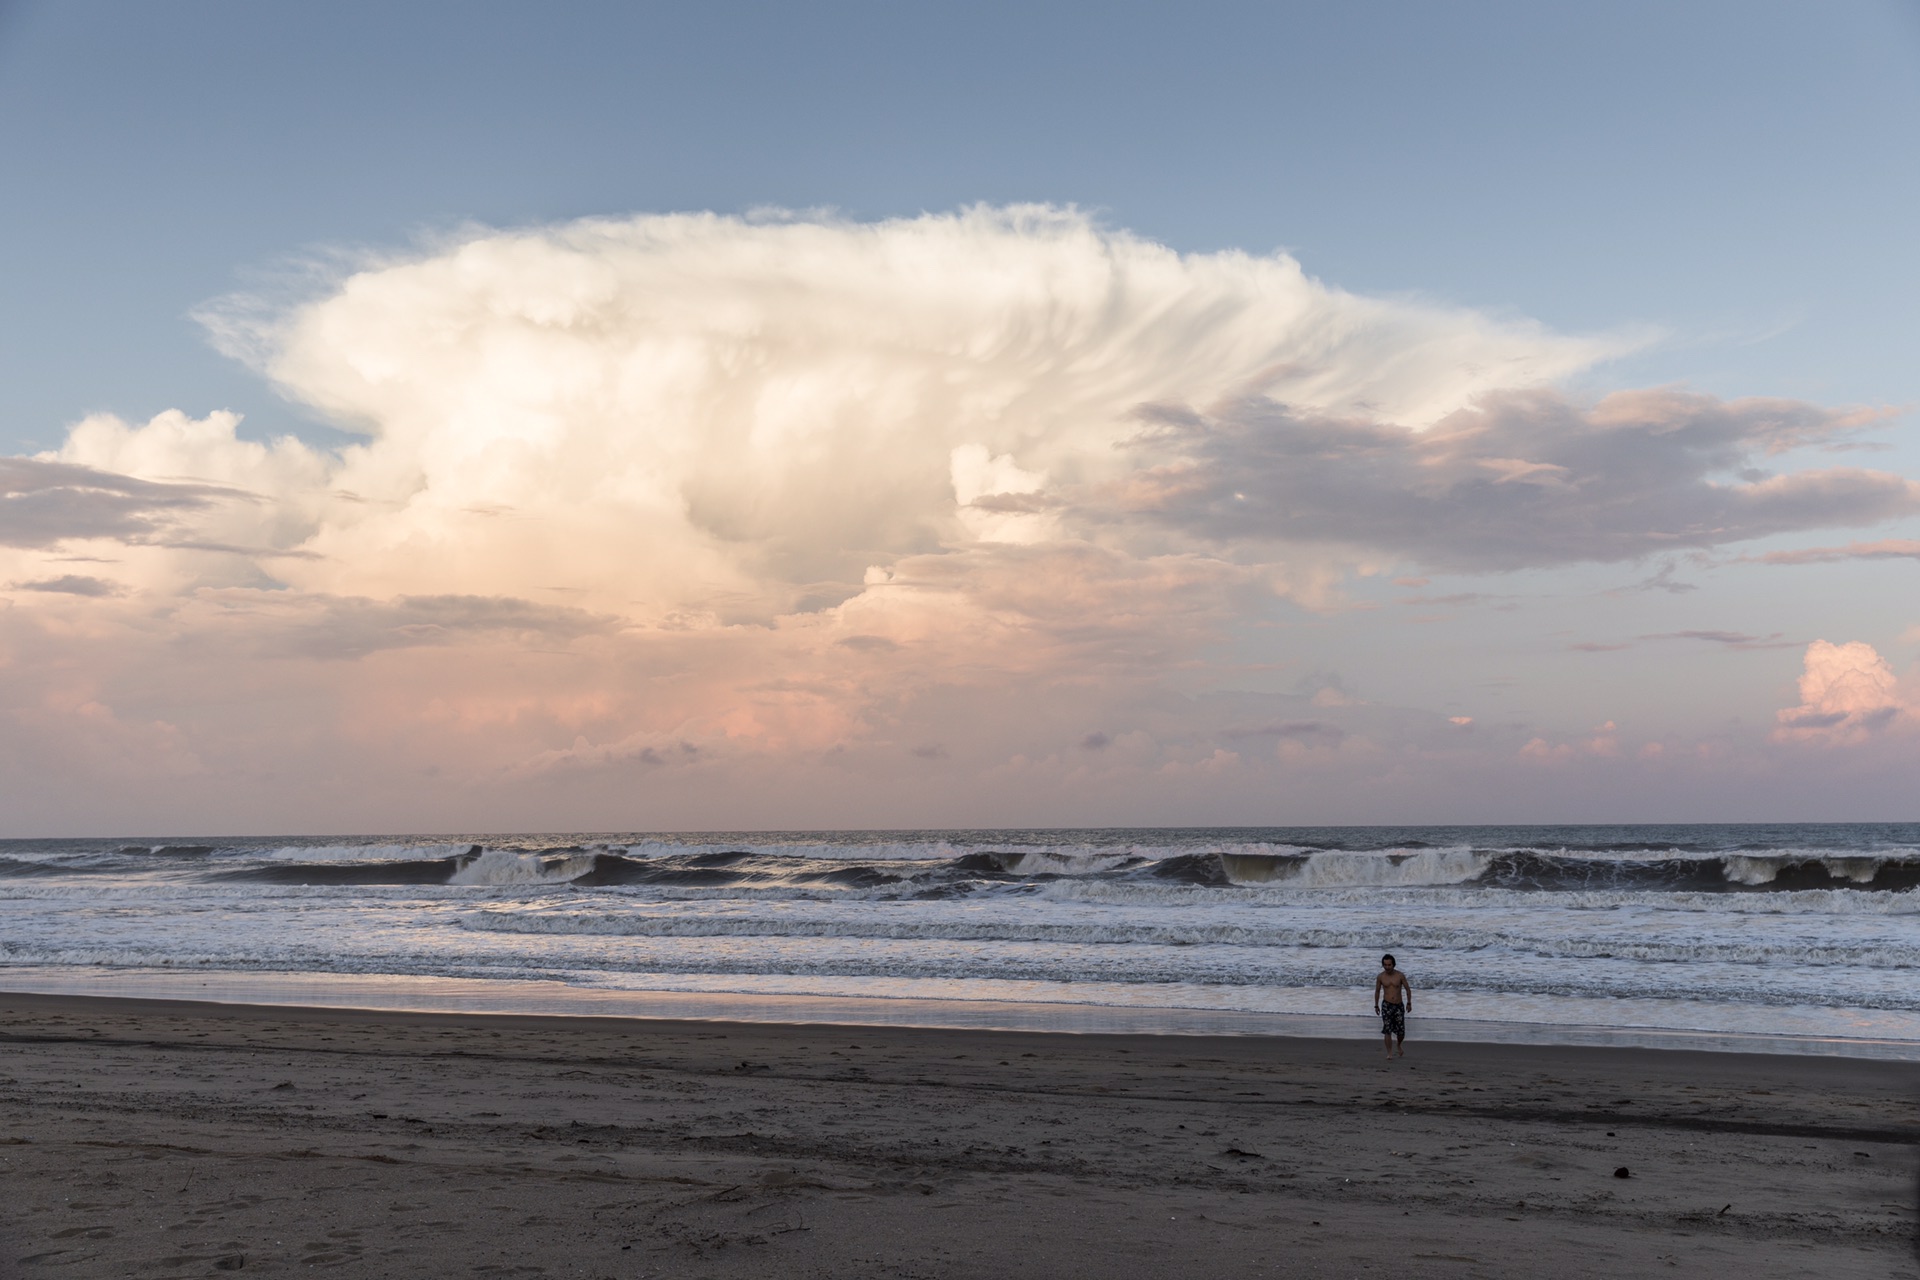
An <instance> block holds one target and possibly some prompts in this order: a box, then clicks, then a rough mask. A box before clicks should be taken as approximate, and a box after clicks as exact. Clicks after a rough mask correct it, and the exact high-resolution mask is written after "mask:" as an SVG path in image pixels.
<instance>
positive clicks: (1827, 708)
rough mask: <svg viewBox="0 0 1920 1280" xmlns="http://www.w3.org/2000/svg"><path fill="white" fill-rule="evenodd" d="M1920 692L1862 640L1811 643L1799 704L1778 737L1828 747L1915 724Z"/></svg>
mask: <svg viewBox="0 0 1920 1280" xmlns="http://www.w3.org/2000/svg"><path fill="white" fill-rule="evenodd" d="M1916 716H1920V697H1916V691H1915V689H1914V688H1913V684H1912V682H1911V681H1902V680H1901V679H1900V678H1899V677H1898V676H1896V675H1895V674H1894V671H1893V668H1892V667H1890V666H1888V665H1887V661H1886V659H1885V658H1882V657H1881V656H1880V654H1879V652H1878V651H1877V650H1875V649H1874V647H1873V646H1872V645H1870V644H1866V643H1864V642H1862V641H1858V640H1856V641H1853V642H1852V643H1849V644H1830V643H1829V642H1827V641H1825V640H1816V641H1814V642H1813V643H1812V644H1810V645H1808V646H1807V653H1806V671H1805V674H1803V675H1802V676H1801V677H1800V705H1799V706H1796V707H1788V708H1786V709H1785V710H1783V711H1781V712H1780V713H1779V715H1778V717H1777V719H1778V721H1779V727H1778V728H1777V729H1775V730H1774V738H1775V739H1776V740H1778V741H1781V742H1809V743H1817V744H1821V745H1827V746H1835V745H1845V744H1851V743H1859V742H1864V741H1866V740H1868V739H1870V738H1873V737H1875V736H1877V735H1880V734H1883V733H1888V732H1891V731H1894V730H1897V729H1903V728H1910V727H1912V725H1913V723H1914V721H1915V718H1916Z"/></svg>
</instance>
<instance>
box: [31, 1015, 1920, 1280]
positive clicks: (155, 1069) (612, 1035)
mask: <svg viewBox="0 0 1920 1280" xmlns="http://www.w3.org/2000/svg"><path fill="white" fill-rule="evenodd" d="M1417 1030H1418V1027H1417V1024H1416V1025H1415V1031H1416V1034H1417ZM1620 1167H1625V1168H1627V1169H1628V1170H1630V1172H1631V1176H1630V1177H1627V1178H1617V1177H1615V1176H1614V1171H1615V1169H1617V1168H1620ZM1917 1177H1920V1068H1917V1067H1915V1066H1914V1065H1912V1064H1902V1063H1891V1062H1871V1061H1858V1060H1847V1059H1830V1058H1811V1057H1775V1056H1762V1055H1747V1054H1708V1053H1696V1052H1685V1051H1662V1050H1649V1049H1620V1048H1589V1047H1552V1046H1526V1045H1481V1044H1458V1043H1452V1044H1422V1043H1420V1042H1419V1041H1418V1040H1417V1039H1416V1040H1414V1041H1412V1042H1410V1045H1409V1050H1408V1057H1407V1058H1406V1059H1405V1060H1403V1061H1400V1062H1395V1063H1393V1064H1391V1065H1387V1064H1385V1063H1383V1062H1382V1061H1381V1059H1380V1050H1379V1042H1378V1041H1377V1040H1365V1039H1362V1040H1354V1041H1332V1040H1311V1039H1256V1038H1250V1037H1221V1038H1208V1037H1194V1036H1112V1035H1057V1034H1039V1033H1018V1032H987V1031H965V1030H950V1029H918V1028H900V1027H857V1028H856V1027H831V1026H820V1025H810V1026H789V1025H763V1024H745V1023H712V1022H670V1021H638V1020H621V1019H598V1018H594V1019H587V1018H540V1017H515V1016H481V1015H457V1014H456V1015H436V1014H420V1013H393V1012H375V1011H339V1010H322V1009H290V1008H264V1007H249V1006H225V1005H206V1004H192V1003H187V1002H175V1001H158V1000H112V999H100V998H90V997H74V996H38V995H5V994H0V1275H10V1276H15V1277H39V1276H49V1277H51V1276H71V1277H96V1276H98V1277H133V1276H155V1277H171V1276H210V1275H225V1274H234V1273H237V1274H241V1275H269V1276H272V1275H295V1274H299V1275H315V1274H335V1275H341V1276H392V1277H410V1278H411V1277H422V1276H432V1277H438V1276H496V1277H506V1276H556V1277H557V1276H584V1277H618V1278H619V1280H627V1278H628V1277H639V1276H662V1277H746V1276H756V1277H757V1276H780V1277H789V1276H791V1277H816V1276H817V1277H866V1276H874V1277H879V1276H899V1277H944V1276H981V1277H989V1276H1020V1277H1025V1276H1033V1277H1056V1276H1057V1277H1098V1278H1099V1280H1129V1278H1131V1277H1159V1276H1173V1275H1180V1276H1187V1277H1213V1276H1220V1277H1226V1276H1233V1277H1246V1276H1262V1275H1270V1276H1314V1277H1320V1276H1367V1275H1378V1276H1382V1277H1385V1276H1388V1275H1404V1276H1411V1277H1424V1276H1445V1277H1453V1276H1461V1277H1467V1276H1486V1277H1496V1276H1498V1277H1506V1276H1514V1277H1519V1276H1527V1277H1537V1276H1541V1275H1551V1276H1554V1277H1556V1280H1558V1278H1560V1277H1577V1276H1596V1277H1598V1276H1606V1277H1618V1276H1638V1275H1648V1274H1664V1273H1666V1272H1668V1271H1673V1272H1675V1273H1692V1274H1707V1275H1735V1274H1739V1275H1745V1276H1755V1277H1772V1276H1820V1277H1849V1276H1859V1277H1875V1278H1876V1280H1878V1278H1881V1277H1888V1276H1904V1277H1917V1278H1920V1265H1916V1252H1915V1248H1916V1241H1915V1223H1916V1209H1920V1199H1917V1196H1920V1182H1917V1181H1916V1178H1917ZM8 1268H10V1270H9V1269H8Z"/></svg>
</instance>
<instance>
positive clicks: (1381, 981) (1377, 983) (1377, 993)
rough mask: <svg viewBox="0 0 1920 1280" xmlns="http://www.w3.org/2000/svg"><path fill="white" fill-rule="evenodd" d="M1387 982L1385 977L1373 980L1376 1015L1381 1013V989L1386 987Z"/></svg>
mask: <svg viewBox="0 0 1920 1280" xmlns="http://www.w3.org/2000/svg"><path fill="white" fill-rule="evenodd" d="M1386 981H1387V979H1386V977H1385V975H1382V976H1380V977H1378V978H1375V979H1374V980H1373V1011H1374V1012H1375V1013H1378V1012H1380V988H1381V987H1382V986H1383V985H1385V983H1386Z"/></svg>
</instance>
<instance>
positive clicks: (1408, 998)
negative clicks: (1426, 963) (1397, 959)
mask: <svg viewBox="0 0 1920 1280" xmlns="http://www.w3.org/2000/svg"><path fill="white" fill-rule="evenodd" d="M1400 998H1401V999H1402V1000H1403V1001H1405V1002H1406V1006H1407V1012H1408V1013H1412V1012H1413V980H1412V979H1410V978H1408V977H1407V975H1406V974H1404V973H1403V974H1401V975H1400Z"/></svg>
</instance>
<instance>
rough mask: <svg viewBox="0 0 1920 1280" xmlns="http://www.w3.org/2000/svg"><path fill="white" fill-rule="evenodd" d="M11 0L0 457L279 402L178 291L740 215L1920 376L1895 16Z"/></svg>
mask: <svg viewBox="0 0 1920 1280" xmlns="http://www.w3.org/2000/svg"><path fill="white" fill-rule="evenodd" d="M4 12H5V13H6V16H5V17H4V18H0V172H5V173H7V174H8V175H10V177H9V180H8V186H9V188H10V195H9V198H8V199H7V200H6V201H5V202H4V204H0V233H3V234H0V246H4V247H0V254H4V257H0V275H4V278H5V279H6V280H7V282H8V283H7V298H6V304H5V306H4V310H3V311H0V326H4V327H0V353H3V354H0V360H4V362H5V363H4V366H0V387H3V388H4V390H0V396H3V397H4V400H0V405H3V407H4V412H5V415H6V430H7V432H8V435H9V436H10V438H11V439H12V440H13V441H14V442H17V443H16V447H36V446H37V447H44V446H45V445H47V444H49V443H51V442H53V441H54V440H55V439H57V437H58V435H59V432H60V431H61V429H62V428H63V427H64V426H65V425H66V424H67V423H69V422H71V421H72V420H74V419H75V418H77V417H78V416H80V415H81V414H83V413H85V412H89V411H93V410H98V409H111V410H114V411H116V412H119V413H122V414H127V415H136V416H145V415H147V414H150V413H152V412H157V411H158V410H160V409H163V408H169V407H180V408H183V409H188V410H191V411H193V412H204V411H206V410H207V409H211V408H222V407H232V408H237V409H244V410H245V411H246V412H247V414H248V416H249V420H250V421H251V422H252V423H253V424H254V426H255V427H256V429H270V428H271V429H282V428H284V427H285V426H287V425H291V424H292V423H293V422H295V421H297V419H296V418H294V417H293V416H292V415H290V413H289V411H288V410H287V409H286V408H284V407H282V406H281V405H279V404H278V403H277V402H276V400H275V398H274V397H273V396H272V394H271V393H270V392H269V391H268V390H267V389H266V388H265V387H263V386H262V385H261V384H260V382H259V380H258V379H256V378H253V377H252V376H250V375H249V374H247V373H246V372H245V371H244V370H240V369H238V368H236V367H235V366H233V365H232V364H231V363H230V362H227V361H225V360H223V359H222V358H220V357H219V356H217V355H215V354H213V353H212V352H211V351H210V350H209V348H208V347H207V344H206V343H205V341H204V339H203V337H202V335H201V333H200V331H199V329H198V327H197V326H196V325H194V324H193V323H192V322H191V321H190V320H189V319H188V318H187V317H188V316H189V314H190V313H191V312H192V311H193V310H194V309H195V308H196V307H197V306H199V305H200V304H202V303H204V302H205V301H207V300H208V299H209V298H212V297H215V296H218V295H221V294H225V293H227V292H230V291H231V290H233V289H235V288H236V287H241V286H245V285H250V284H253V283H256V282H257V281H258V279H259V278H260V274H261V273H273V272H275V271H276V270H278V269H280V268H281V267H282V266H283V265H284V263H285V262H286V260H287V259H288V258H289V257H291V256H296V255H299V254H301V253H303V252H308V251H312V250H315V249H321V248H331V247H336V246H342V245H345V246H379V247H391V246H396V245H404V244H406V243H408V241H409V240H410V238H411V237H413V236H415V235H416V234H418V233H419V232H421V231H422V230H431V229H442V228H446V227H449V226H453V225H457V224H460V223H462V222H465V221H468V220H474V221H479V222H483V223H487V224H490V225H495V226H502V225H505V226H512V225H518V224H523V223H528V222H540V221H549V220H555V219H565V218H571V217H578V216H582V215H597V214H611V213H624V212H641V211H645V212H663V211H678V210H692V209H713V210H719V211H724V212H744V211H747V210H750V209H753V208H755V207H757V206H764V205H775V206H783V207H788V208H815V207H828V208H834V209H838V210H841V211H843V212H845V213H847V214H848V215H851V216H854V217H858V218H877V217H890V216H898V215H909V214H914V213H918V212H921V211H926V210H931V211H945V210H950V209H953V208H955V207H958V206H960V205H964V204H969V203H973V202H976V201H986V202H990V203H1007V202H1017V201H1047V202H1053V203H1063V204H1065V203H1071V204H1077V205H1080V206H1082V207H1084V208H1088V209H1092V210H1095V211H1098V212H1099V213H1100V214H1101V215H1102V216H1103V217H1105V218H1107V219H1110V220H1111V221H1113V222H1114V223H1116V224H1118V225H1120V226H1124V227H1127V228H1130V229H1132V230H1133V231H1135V232H1138V233H1139V234H1141V235H1145V236H1148V237H1151V238H1153V239H1156V240H1159V241H1161V242H1163V243H1166V244H1168V245H1170V246H1172V247H1174V248H1176V249H1181V250H1213V249H1221V248H1244V249H1248V250H1251V251H1255V252H1264V251H1267V250H1271V249H1275V248H1286V249H1288V250H1290V251H1291V252H1293V253H1294V254H1296V255H1297V256H1298V257H1299V258H1300V259H1301V261H1302V262H1303V264H1304V265H1305V266H1306V268H1307V269H1308V270H1309V271H1310V272H1312V273H1314V274H1315V275H1318V276H1320V277H1321V278H1323V279H1325V280H1327V281H1329V282H1331V283H1333V284H1336V285H1338V286H1340V287H1343V288H1347V289H1353V290H1357V291H1362V292H1369V293H1394V294H1398V293H1415V294H1423V295H1428V296H1431V297H1434V298H1437V299H1442V300H1445V301H1447V302H1452V303H1459V304H1464V305H1468V306H1473V307H1484V308H1493V309H1496V310H1499V309H1510V310H1512V311H1515V312H1519V313H1522V314H1525V315H1528V316H1532V317H1535V318H1537V319H1539V320H1541V321H1543V322H1545V323H1547V324H1549V325H1552V326H1554V327H1556V328H1559V329H1563V330H1573V331H1589V330H1595V329H1612V328H1616V327H1620V326H1641V325H1647V326H1653V327H1657V328H1659V329H1661V330H1664V331H1665V332H1666V333H1667V335H1668V336H1667V338H1666V340H1665V341H1664V342H1663V343H1662V344H1661V345H1660V346H1659V347H1658V348H1657V349H1655V350H1653V351H1651V352H1648V353H1646V354H1643V355H1641V356H1639V357H1637V358H1635V359H1633V360H1630V361H1626V362H1622V363H1621V364H1618V365H1610V366H1608V367H1607V368H1606V369H1604V370H1602V371H1600V372H1599V373H1598V374H1597V375H1596V377H1598V378H1600V379H1602V380H1609V379H1611V380H1617V381H1618V382H1619V383H1620V384H1623V385H1635V384H1645V383H1656V382H1667V381H1685V382H1687V383H1689V384H1691V385H1694V386H1698V387H1700V388H1702V389H1704V390H1710V391H1714V392H1718V393H1722V394H1776V395H1790V396H1803V397H1810V398H1817V399H1820V400H1823V401H1863V402H1871V403H1896V404H1906V403H1910V402H1913V401H1915V400H1916V399H1920V372H1916V367H1917V362H1915V361H1913V360H1912V359H1910V358H1907V357H1908V353H1909V351H1910V347H1911V339H1912V335H1913V334H1914V333H1915V332H1916V331H1920V263H1917V262H1916V254H1915V252H1914V250H1913V247H1912V233H1911V211H1912V209H1913V208H1914V207H1916V204H1920V147H1916V146H1915V137H1914V130H1915V121H1916V120H1920V9H1917V8H1916V7H1915V6H1913V5H1911V4H1874V3H1858V4H1855V3H1841V4H1812V3H1796V4H1769V3H1689V4H1684V5H1674V4H1668V3H1620V4H1610V5H1595V6H1573V5H1535V4H1523V3H1512V4H1471V3H1470V4H1462V5H1448V6H1433V5H1424V4H1380V5H1367V6H1331V5H1319V4H1312V5H1285V4H1213V5H1207V4H1201V5H1181V6H1170V5H1141V4H1102V5H1076V4H1052V5H1040V6H1035V5H1031V4H1019V5H1011V4H1009V5H995V4H977V5H966V6H944V5H940V6H936V5H883V4H866V5H857V4H856V5H848V4H823V5H814V6H806V7H804V8H801V7H796V6H791V5H778V4H764V5H755V4H724V3H721V4H711V5H625V4H591V3H572V4H565V5H559V6H534V5H502V4H485V3H466V4H435V3H427V2H424V0H416V2H413V3H407V4H403V5H391V4H358V3H338V4H328V5H324V6H298V5H259V4H247V3H211V4H210V3H197V2H194V0H187V2H185V3H178V4H169V5H166V6H153V5H142V4H134V3H93V2H89V0H70V2H66V3H57V4H54V3H44V4H35V3H31V2H27V3H20V2H18V0H15V3H12V4H10V5H8V6H6V7H5V10H4ZM1903 452H1904V451H1903ZM1908 456H1913V455H1911V454H1909V455H1908Z"/></svg>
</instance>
